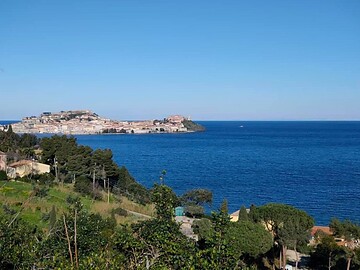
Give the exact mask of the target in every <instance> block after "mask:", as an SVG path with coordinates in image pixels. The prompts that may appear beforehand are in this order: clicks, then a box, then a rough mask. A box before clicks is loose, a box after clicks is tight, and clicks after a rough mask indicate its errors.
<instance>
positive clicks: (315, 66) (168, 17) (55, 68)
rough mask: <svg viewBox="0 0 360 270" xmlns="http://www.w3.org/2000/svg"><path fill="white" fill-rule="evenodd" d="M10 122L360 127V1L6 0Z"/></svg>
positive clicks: (1, 39)
mask: <svg viewBox="0 0 360 270" xmlns="http://www.w3.org/2000/svg"><path fill="white" fill-rule="evenodd" d="M0 101H1V103H0V104H1V105H0V119H3V120H4V119H20V118H22V117H23V116H29V115H39V114H40V113H41V112H43V111H53V112H55V111H60V110H70V109H91V110H93V111H94V112H96V113H98V114H100V115H101V116H105V117H110V118H113V119H153V118H163V117H165V116H167V115H169V114H183V115H185V116H191V117H192V118H193V119H197V120H326V119H349V120H350V119H358V120H359V119H360V1H359V0H353V1H352V0H346V1H344V0H339V1H331V0H309V1H306V0H301V1H289V0H283V1H269V0H264V1H256V0H255V1H240V0H236V1H226V0H224V1H211V0H205V1H198V0H196V1H194V0H182V1H168V0H164V1H152V0H144V1H136V0H116V1H103V0H99V1H92V0H86V1H80V0H77V1H73V0H71V1H66V0H61V1H55V0H52V1H49V0H44V1H40V0H23V1H16V0H1V1H0Z"/></svg>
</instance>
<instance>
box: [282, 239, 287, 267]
mask: <svg viewBox="0 0 360 270" xmlns="http://www.w3.org/2000/svg"><path fill="white" fill-rule="evenodd" d="M286 250H287V247H286V246H285V245H284V246H283V247H282V257H283V258H282V259H283V263H282V264H283V267H284V269H285V266H286Z"/></svg>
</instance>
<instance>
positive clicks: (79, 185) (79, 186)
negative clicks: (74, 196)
mask: <svg viewBox="0 0 360 270" xmlns="http://www.w3.org/2000/svg"><path fill="white" fill-rule="evenodd" d="M74 190H75V191H76V192H79V193H80V194H82V195H89V196H91V197H92V198H93V199H95V200H98V201H101V200H102V195H101V192H100V191H99V190H97V189H95V190H94V191H93V188H92V183H91V180H90V179H89V178H87V177H86V176H80V177H78V178H76V181H75V185H74Z"/></svg>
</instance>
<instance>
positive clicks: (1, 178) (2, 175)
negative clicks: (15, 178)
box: [0, 171, 8, 181]
mask: <svg viewBox="0 0 360 270" xmlns="http://www.w3.org/2000/svg"><path fill="white" fill-rule="evenodd" d="M7 179H8V178H7V175H6V172H5V171H0V181H4V180H7Z"/></svg>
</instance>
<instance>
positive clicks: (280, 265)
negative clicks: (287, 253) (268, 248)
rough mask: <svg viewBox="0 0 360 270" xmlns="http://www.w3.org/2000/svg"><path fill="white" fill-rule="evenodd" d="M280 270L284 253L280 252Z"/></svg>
mask: <svg viewBox="0 0 360 270" xmlns="http://www.w3.org/2000/svg"><path fill="white" fill-rule="evenodd" d="M279 268H280V269H282V252H281V251H280V257H279Z"/></svg>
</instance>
